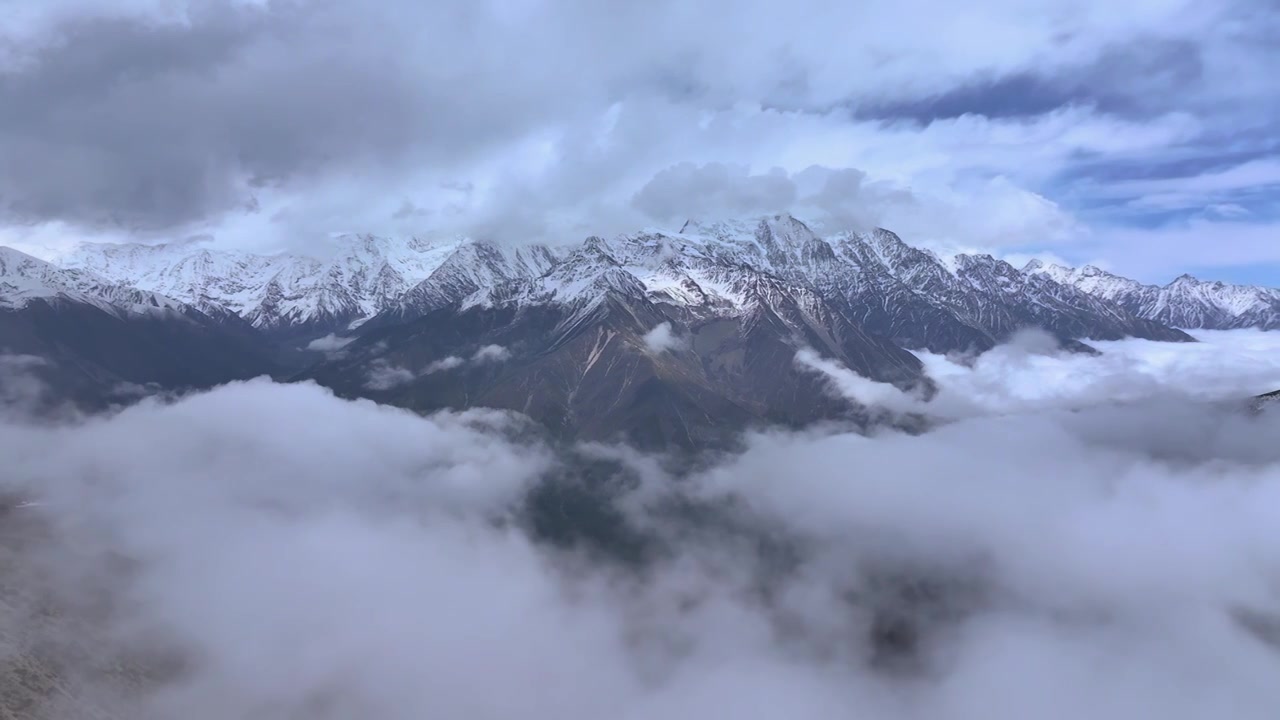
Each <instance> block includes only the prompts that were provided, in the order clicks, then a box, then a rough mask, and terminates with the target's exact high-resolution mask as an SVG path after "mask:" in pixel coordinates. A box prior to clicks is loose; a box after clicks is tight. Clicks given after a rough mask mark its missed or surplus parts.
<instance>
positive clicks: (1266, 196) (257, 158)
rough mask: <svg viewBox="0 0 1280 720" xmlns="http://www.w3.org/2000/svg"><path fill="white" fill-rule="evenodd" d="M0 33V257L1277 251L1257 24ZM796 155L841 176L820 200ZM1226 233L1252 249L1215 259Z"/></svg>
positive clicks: (714, 12)
mask: <svg viewBox="0 0 1280 720" xmlns="http://www.w3.org/2000/svg"><path fill="white" fill-rule="evenodd" d="M6 17H7V20H6V23H5V27H4V28H3V29H2V30H0V48H3V51H0V131H2V132H0V238H3V240H4V241H5V242H8V243H18V244H22V245H23V247H25V248H27V249H34V250H37V251H39V249H40V248H41V247H42V246H47V245H56V244H61V243H65V242H67V241H68V240H70V239H74V238H76V237H82V236H84V235H86V234H100V235H101V236H103V237H115V238H119V237H125V236H131V237H141V238H143V239H161V238H167V239H173V238H175V237H182V236H186V235H192V234H197V233H208V234H212V235H214V236H215V237H217V238H218V241H219V242H224V243H231V244H240V245H250V246H254V247H258V248H263V249H269V248H272V247H281V246H285V245H298V244H306V243H313V242H316V241H318V240H319V239H320V238H322V237H323V236H324V234H326V233H328V232H333V231H350V230H367V231H375V232H411V231H412V232H425V231H436V232H468V233H472V234H477V235H481V236H485V237H490V238H494V239H499V240H506V241H512V242H518V241H522V240H528V239H531V238H539V239H550V238H559V239H565V238H566V237H567V238H569V239H576V238H578V237H580V236H581V235H582V234H584V233H605V234H607V233H610V232H615V231H619V230H634V229H636V228H637V227H639V226H642V225H645V224H648V223H651V222H655V221H663V222H665V221H668V220H670V219H673V218H679V219H683V218H686V217H692V216H703V217H705V216H714V215H718V214H724V213H734V214H748V213H758V212H771V211H776V210H779V209H794V210H813V211H814V212H816V213H820V214H822V215H824V216H829V217H830V218H831V220H832V222H835V223H839V224H849V223H855V222H856V223H882V224H888V225H891V226H892V227H893V228H894V229H895V230H897V231H899V232H900V233H901V234H903V235H904V236H906V237H910V238H913V239H916V240H920V241H926V242H930V243H935V244H938V245H941V246H947V247H954V248H995V249H1004V250H1009V249H1017V250H1018V251H1021V252H1031V251H1035V252H1043V251H1054V252H1057V253H1059V254H1061V255H1063V256H1065V257H1068V258H1069V259H1070V260H1072V261H1073V262H1080V261H1085V260H1098V259H1104V260H1105V259H1108V258H1113V259H1114V263H1115V265H1116V267H1117V269H1120V270H1124V271H1126V272H1130V273H1137V274H1139V275H1142V276H1144V277H1152V276H1155V277H1156V278H1163V277H1164V276H1165V275H1166V274H1168V273H1170V272H1173V271H1179V270H1182V269H1186V266H1187V265H1188V264H1194V265H1219V266H1240V265H1244V264H1246V263H1248V262H1249V261H1250V260H1254V261H1261V260H1266V261H1277V262H1280V260H1277V258H1275V257H1274V253H1271V252H1269V251H1268V246H1265V245H1262V244H1259V243H1253V242H1252V241H1248V240H1247V238H1252V237H1265V236H1267V233H1268V232H1272V231H1273V230H1274V221H1275V213H1274V205H1275V203H1274V199H1275V192H1274V191H1275V188H1276V187H1277V178H1276V176H1275V173H1274V167H1275V165H1276V162H1275V148H1274V144H1273V143H1272V142H1271V141H1270V140H1269V138H1272V137H1274V135H1275V133H1274V130H1275V128H1274V117H1276V112H1275V111H1276V110H1277V108H1280V95H1278V94H1277V92H1276V90H1275V88H1274V87H1273V85H1274V84H1273V83H1270V82H1268V80H1269V79H1268V78H1267V77H1265V73H1253V72H1243V73H1242V72H1241V71H1240V70H1239V69H1240V68H1259V67H1266V66H1268V63H1269V62H1270V61H1271V60H1272V59H1273V58H1274V46H1273V43H1271V42H1270V38H1271V37H1273V36H1274V34H1275V30H1276V29H1277V26H1278V25H1280V13H1277V11H1276V9H1275V7H1274V5H1273V4H1269V3H1257V2H1247V1H1245V0H1239V1H1232V2H1203V1H1201V0H1155V1H1153V2H1146V3H1141V4H1138V5H1134V6H1132V7H1130V8H1127V9H1125V10H1123V11H1116V10H1115V9H1114V3H1110V2H1103V0H1089V1H1088V2H1084V3H1080V2H1066V1H1065V0H1062V1H1059V0H1054V2H1049V3H1041V4H1039V5H1037V6H1036V7H1035V8H1028V7H1027V6H1026V5H1025V4H1024V3H1017V2H1010V1H1008V0H984V2H981V3H977V4H972V3H971V4H969V5H966V6H965V7H963V8H959V7H951V6H948V5H947V4H945V3H937V2H932V1H929V0H911V1H910V2H897V3H892V4H885V3H869V4H855V5H852V6H851V5H849V4H848V3H838V2H833V1H830V0H804V1H803V2H800V3H799V4H796V3H791V4H784V3H777V2H769V1H766V0H753V1H752V2H747V3H745V4H744V3H728V2H711V3H704V4H701V5H699V6H698V7H697V8H689V7H687V4H685V3H677V2H672V1H669V0H662V1H661V2H656V3H646V4H645V5H644V6H643V7H636V8H631V9H626V10H619V9H617V8H612V7H611V8H607V9H606V8H603V7H600V6H597V5H595V4H592V3H585V2H567V3H548V2H541V1H540V0H533V1H531V2H523V3H519V4H517V5H512V4H511V3H506V2H491V1H482V2H473V1H469V0H468V1H465V2H464V1H463V0H448V1H446V2H437V3H431V4H430V5H423V4H421V3H412V2H407V1H406V0H395V1H394V2H389V3H380V4H379V5H378V6H377V7H375V8H364V7H361V8H359V9H357V8H355V7H354V6H351V5H350V4H348V3H340V2H333V1H332V0H252V1H250V0H209V1H207V2H206V1H202V2H177V3H171V2H154V1H153V0H129V1H128V2H117V3H109V4H104V3H94V2H83V1H81V0H59V1H58V2H47V3H38V4H33V5H29V6H24V7H22V8H20V9H18V10H14V11H13V12H12V13H11V14H10V15H9V16H6ZM815 18H822V21H821V22H817V21H815V20H814V19H815ZM658 38H661V42H660V43H658V42H655V40H656V39H658ZM512 58H518V59H519V62H512V61H511V59H512ZM812 166H818V167H819V168H820V169H821V170H822V171H823V172H828V173H831V174H832V177H833V178H837V180H832V181H831V182H827V183H818V187H809V185H810V183H808V182H807V181H805V179H804V178H803V177H802V176H803V175H804V174H805V173H806V172H807V170H808V169H809V168H810V167H812ZM824 188H825V189H824ZM815 219H817V218H815ZM1215 236H1217V237H1227V238H1233V237H1236V236H1240V237H1242V238H1246V240H1242V241H1241V242H1240V243H1239V244H1238V249H1237V251H1233V252H1229V253H1226V254H1225V255H1223V254H1219V253H1217V252H1216V251H1215V252H1208V251H1206V250H1205V249H1204V248H1206V247H1208V244H1206V242H1205V240H1206V238H1210V237H1215ZM1155 242H1160V243H1161V246H1162V248H1164V251H1163V252H1162V253H1160V254H1159V256H1153V255H1151V254H1150V253H1149V252H1147V251H1149V249H1150V247H1151V244H1152V243H1155ZM1224 244H1229V243H1212V246H1213V247H1215V248H1220V246H1222V245H1224Z"/></svg>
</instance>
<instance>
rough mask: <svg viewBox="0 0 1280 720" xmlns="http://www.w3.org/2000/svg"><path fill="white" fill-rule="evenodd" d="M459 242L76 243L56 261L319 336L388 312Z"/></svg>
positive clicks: (271, 326) (267, 325)
mask: <svg viewBox="0 0 1280 720" xmlns="http://www.w3.org/2000/svg"><path fill="white" fill-rule="evenodd" d="M464 242H465V240H463V239H461V238H450V239H444V240H431V239H425V238H421V237H416V236H410V237H401V238H395V237H381V236H375V235H368V234H349V235H341V236H338V237H335V238H332V239H331V240H330V241H329V242H328V243H327V244H324V245H323V246H322V247H320V248H318V252H316V253H314V254H299V253H280V254H275V255H259V254H254V253H247V252H243V251H238V250H233V249H213V248H209V247H205V246H202V245H200V244H197V243H191V242H180V243H166V244H159V245H143V244H122V245H116V244H104V243H83V244H81V245H79V246H77V247H76V248H75V249H74V250H72V251H71V252H70V253H68V254H66V255H65V256H63V257H62V258H60V263H61V264H62V265H63V266H64V267H67V268H76V269H82V270H87V271H90V272H93V273H96V274H98V275H101V276H103V277H105V278H108V279H109V280H111V281H112V282H116V283H119V284H125V285H131V286H135V287H138V288H141V289H144V290H150V291H154V292H158V293H163V294H164V295H168V296H170V297H174V298H177V299H179V300H181V301H183V302H187V303H190V304H192V305H194V306H196V307H198V308H201V309H203V310H209V309H212V308H218V309H225V310H230V311H231V312H233V313H235V314H237V315H239V316H240V317H242V318H244V319H245V320H248V321H249V322H250V323H252V324H253V325H254V326H256V327H258V328H260V329H263V330H268V331H277V332H282V333H285V334H298V335H310V334H314V335H321V334H325V333H327V332H332V331H334V330H341V329H345V328H348V327H350V326H352V325H355V324H359V323H360V322H361V321H363V320H365V319H367V318H368V317H370V316H372V315H374V314H376V313H378V312H381V311H383V310H386V309H388V308H389V307H392V306H393V305H394V304H395V303H397V302H399V300H400V298H401V296H402V295H403V294H404V293H405V292H406V291H408V290H409V289H410V288H411V287H413V286H414V285H416V284H417V283H419V282H421V281H422V280H424V279H426V278H427V277H428V276H429V275H430V274H431V273H432V272H433V271H435V269H436V268H437V267H439V266H440V264H441V263H442V262H444V261H445V260H446V259H447V258H448V257H449V255H450V254H451V253H452V252H453V251H454V250H455V249H456V248H457V247H458V246H460V245H461V244H463V243H464Z"/></svg>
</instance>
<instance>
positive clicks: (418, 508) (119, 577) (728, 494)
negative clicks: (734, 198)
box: [0, 335, 1280, 720]
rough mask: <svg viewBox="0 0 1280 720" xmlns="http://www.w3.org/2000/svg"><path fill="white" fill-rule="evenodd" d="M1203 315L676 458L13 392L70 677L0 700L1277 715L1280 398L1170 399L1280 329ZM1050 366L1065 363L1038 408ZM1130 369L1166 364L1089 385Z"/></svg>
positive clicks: (490, 712) (215, 708) (281, 400)
mask: <svg viewBox="0 0 1280 720" xmlns="http://www.w3.org/2000/svg"><path fill="white" fill-rule="evenodd" d="M1210 340H1213V341H1217V342H1219V345H1218V346H1217V348H1218V352H1216V353H1210V352H1205V351H1202V350H1201V349H1200V348H1198V347H1196V346H1190V345H1177V346H1169V347H1170V350H1169V352H1170V353H1175V354H1176V353H1180V354H1178V355H1177V359H1176V360H1174V359H1173V357H1174V356H1173V355H1166V356H1164V358H1163V359H1159V357H1158V356H1156V355H1154V354H1152V352H1151V351H1150V350H1149V349H1148V348H1145V346H1143V345H1141V344H1137V343H1129V344H1116V345H1115V346H1112V347H1110V348H1109V349H1110V351H1111V353H1114V354H1116V355H1120V354H1125V357H1126V358H1127V359H1126V360H1123V361H1121V360H1114V361H1111V362H1110V363H1103V362H1102V361H1100V360H1099V359H1097V358H1087V357H1080V356H1066V355H1057V354H1054V353H1053V352H1052V351H1051V350H1046V349H1045V348H1042V347H1036V346H1034V344H1029V343H1023V344H1021V345H1020V346H1018V347H1013V348H1007V349H1005V348H1002V349H1001V350H1000V351H1004V353H1005V354H1004V355H1002V356H1001V358H1002V359H998V360H995V361H992V362H993V367H984V366H983V365H982V364H981V360H979V362H978V364H974V365H972V366H970V367H968V368H965V369H964V370H963V372H964V373H967V374H965V375H962V374H960V373H961V371H959V370H958V371H956V374H953V375H950V376H940V377H939V384H940V390H939V397H938V401H940V400H941V399H942V398H945V397H946V396H947V395H948V394H949V393H950V394H953V395H958V394H968V393H971V392H972V391H973V390H974V389H975V388H976V389H977V390H979V391H980V392H978V393H977V394H973V395H971V396H970V398H971V403H970V405H969V407H971V408H976V409H977V410H976V411H975V413H974V414H972V415H970V416H968V417H964V418H961V419H958V420H956V421H955V422H951V423H949V424H947V425H945V426H942V427H940V428H938V429H936V430H934V431H932V432H929V433H926V434H923V435H908V434H901V433H897V432H891V431H884V432H881V433H878V434H877V435H876V436H874V437H865V436H859V435H850V434H847V433H827V432H822V431H811V432H805V433H793V432H774V433H766V434H757V435H753V436H751V437H750V438H748V441H747V443H746V447H745V449H744V450H743V451H742V452H741V453H739V454H737V455H734V456H730V457H725V458H722V459H720V460H718V461H717V462H715V463H713V464H711V465H709V466H704V467H701V468H698V469H694V470H688V469H686V470H684V471H681V472H679V473H677V474H676V475H673V474H672V471H670V470H667V469H664V467H667V466H666V465H664V463H663V461H662V459H660V458H646V457H641V456H638V455H636V454H634V453H632V452H631V451H629V450H626V449H625V448H610V447H585V448H577V449H573V450H571V451H569V452H565V451H564V450H563V449H562V450H552V449H550V448H548V447H545V446H543V445H542V444H541V442H540V441H539V440H537V439H536V435H534V434H530V433H528V432H527V428H526V427H525V426H524V424H523V423H522V422H521V421H520V420H519V419H518V418H515V417H513V416H509V415H505V414H501V413H494V412H467V413H461V414H449V413H442V414H438V415H434V416H432V417H428V418H422V417H417V416H414V415H412V414H409V413H407V412H404V411H401V410H398V409H392V408H386V407H380V406H377V405H374V404H373V403H370V402H368V401H354V402H352V401H344V400H339V399H337V398H335V397H333V396H332V395H330V394H329V393H328V392H326V391H324V390H322V389H320V388H318V387H316V386H314V385H310V384H301V385H277V384H273V383H270V382H267V381H264V380H259V381H252V382H246V383H237V384H232V385H228V386H225V387H222V388H219V389H216V390H214V391H211V392H207V393H203V394H198V395H193V396H189V397H187V398H185V399H181V400H177V401H174V402H168V403H161V402H156V401H147V402H143V403H142V404H139V405H137V406H134V407H132V408H129V409H127V410H123V411H120V412H118V413H115V414H113V415H109V416H103V417H97V418H90V419H85V420H83V421H80V422H77V423H74V424H64V425H48V424H43V425H30V424H27V423H25V422H23V421H22V420H21V418H20V417H19V416H15V415H12V414H11V415H8V416H7V417H6V418H5V419H4V420H3V421H0V422H2V423H3V424H2V425H0V453H2V454H3V456H4V457H5V458H6V466H5V473H4V474H3V476H2V477H3V481H2V483H0V495H2V496H3V498H4V502H5V505H4V508H5V509H4V511H3V512H2V513H0V552H3V556H4V558H5V563H4V568H5V570H4V572H3V573H0V591H2V593H3V594H2V595H0V596H2V597H4V598H5V602H4V603H0V644H2V646H0V653H2V656H3V657H7V658H16V661H17V662H21V663H23V664H24V667H27V668H28V669H29V673H28V675H24V676H23V677H30V676H34V677H45V676H44V675H41V673H46V674H47V676H48V677H49V678H53V679H54V680H55V681H56V682H57V683H58V684H59V686H60V687H63V688H64V690H65V692H63V693H57V694H53V695H51V696H48V697H44V696H42V695H41V694H40V693H39V692H38V691H32V690H31V687H32V686H30V685H13V683H14V682H15V681H14V679H13V678H11V677H0V684H4V689H5V691H6V692H5V694H4V695H3V696H4V697H27V696H26V695H23V694H22V693H30V694H31V697H34V698H37V699H39V701H40V702H41V703H44V704H42V705H40V706H39V707H40V708H41V711H42V712H46V715H47V716H49V717H55V718H56V717H71V716H74V714H75V713H77V712H79V713H84V712H86V711H88V712H91V713H92V714H95V715H106V716H111V715H113V714H114V715H116V716H124V717H140V718H149V717H155V718H163V717H186V718H193V719H195V720H199V719H200V718H206V717H208V718H214V717H227V716H229V715H231V716H237V717H255V716H262V717H291V716H298V715H306V716H308V717H317V718H330V717H332V718H338V717H351V716H353V715H359V716H361V717H368V718H374V719H380V718H404V717H419V716H422V715H445V716H455V717H464V716H465V717H477V718H498V717H510V716H512V715H520V716H522V717H531V718H553V717H554V718H578V717H582V718H586V717H599V716H601V715H605V714H608V715H615V716H617V715H620V716H622V717H637V718H640V717H654V716H663V717H673V718H686V717H687V718H694V717H706V716H707V715H708V714H709V713H712V712H725V711H727V712H728V713H729V714H732V715H734V716H739V717H760V718H773V717H800V718H826V717H833V718H834V717H848V716H850V715H851V714H869V715H874V716H876V717H886V718H920V717H931V718H945V719H952V718H956V719H959V718H975V719H976V718H983V719H989V718H1022V717H1048V718H1054V717H1063V718H1067V717H1079V716H1081V715H1089V716H1090V717H1097V718H1102V719H1104V720H1107V719H1110V718H1116V719H1120V718H1132V717H1135V716H1159V717H1164V718H1170V719H1171V720H1180V719H1181V718H1202V717H1206V716H1211V715H1216V714H1219V713H1221V712H1224V711H1225V710H1224V709H1225V708H1230V712H1231V714H1232V716H1233V717H1239V718H1244V719H1246V720H1248V719H1251V718H1269V717H1270V716H1271V714H1272V713H1273V712H1274V708H1275V707H1276V705H1277V703H1280V688H1278V687H1277V685H1276V683H1275V682H1274V673H1275V668H1276V666H1277V664H1278V663H1280V643H1278V642H1277V640H1276V637H1275V632H1274V628H1276V627H1280V542H1277V540H1276V535H1275V533H1274V532H1273V529H1274V527H1275V526H1276V523H1277V521H1280V483H1278V482H1277V478H1280V446H1278V445H1277V444H1276V443H1275V442H1274V438H1275V436H1276V433H1277V432H1280V415H1277V414H1276V412H1275V411H1274V410H1273V411H1266V412H1263V413H1261V414H1251V413H1248V412H1244V411H1242V410H1241V409H1240V408H1239V406H1238V404H1232V405H1231V406H1229V407H1228V406H1227V405H1223V404H1207V403H1204V402H1202V401H1198V400H1194V399H1191V398H1189V397H1186V396H1183V395H1178V396H1172V395H1169V393H1168V391H1169V389H1170V388H1173V387H1176V383H1177V382H1178V378H1182V377H1188V376H1189V377H1190V378H1192V379H1194V380H1195V381H1197V382H1198V383H1205V382H1210V381H1212V382H1216V383H1217V385H1216V386H1215V388H1216V389H1214V390H1213V391H1212V393H1213V394H1214V395H1215V396H1220V395H1226V396H1230V397H1240V396H1241V395H1242V394H1245V393H1249V392H1252V391H1253V389H1254V388H1252V387H1251V386H1252V384H1253V383H1254V382H1260V381H1261V379H1260V378H1261V377H1262V375H1261V374H1258V373H1253V372H1251V371H1250V370H1249V368H1250V367H1251V365H1250V363H1253V362H1256V360H1257V358H1260V357H1261V356H1262V355H1263V353H1264V352H1265V351H1268V350H1270V349H1271V348H1270V347H1263V346H1262V345H1261V344H1260V343H1261V342H1263V341H1264V340H1268V339H1267V338H1265V337H1264V336H1245V335H1231V336H1225V335H1224V336H1219V337H1213V338H1210ZM1224 342H1225V343H1226V344H1222V343H1224ZM1232 343H1235V344H1234V345H1232ZM1233 347H1234V349H1235V350H1236V351H1237V352H1227V351H1226V350H1227V349H1229V348H1233ZM1250 347H1251V348H1252V350H1248V349H1247V348H1250ZM1000 351H997V352H1000ZM1019 353H1020V355H1019ZM1250 353H1253V358H1252V359H1250V358H1248V357H1247V356H1248V355H1249V354H1250ZM1109 354H1110V353H1109ZM1236 355H1240V356H1241V357H1243V358H1244V359H1243V360H1241V361H1240V362H1237V363H1236V364H1235V365H1223V364H1222V363H1221V362H1220V361H1221V360H1222V359H1223V358H1231V357H1234V356H1236ZM984 357H985V356H984ZM1104 357H1105V356H1104ZM810 360H812V358H810ZM941 361H942V360H939V359H935V360H931V361H930V362H931V363H935V362H941ZM995 363H1000V364H1001V370H1000V372H1004V371H1010V370H1012V371H1013V373H1014V375H1015V376H1016V377H1014V378H1013V381H1012V383H1011V385H1012V387H1011V388H1010V390H1009V391H1008V392H1007V393H1006V395H1005V396H1003V398H1004V399H1002V400H1001V401H999V402H995V401H993V400H991V397H992V395H993V392H992V389H991V388H990V387H987V386H986V385H984V384H983V383H982V382H979V381H978V380H979V379H982V378H987V379H994V378H996V377H999V376H1000V375H999V372H997V368H995V367H994V364H995ZM931 367H933V366H932V365H931ZM934 369H936V367H934ZM1256 369H1257V368H1256V367H1255V370H1256ZM1065 370H1070V372H1065ZM1241 371H1243V372H1244V376H1239V375H1237V373H1240V372H1241ZM1076 372H1079V373H1082V374H1086V375H1090V376H1091V377H1093V378H1094V379H1093V381H1092V382H1087V383H1082V384H1081V383H1076V382H1075V380H1073V378H1074V377H1075V373H1076ZM1144 375H1149V376H1154V377H1156V378H1157V381H1156V382H1154V384H1147V383H1145V382H1144V381H1143V376H1144ZM1032 379H1038V381H1039V383H1040V387H1041V388H1057V391H1056V392H1041V393H1039V395H1038V396H1037V397H1035V398H1033V399H1034V400H1036V402H1032V403H1025V402H1022V401H1023V400H1025V399H1026V398H1025V395H1026V392H1025V387H1026V386H1027V385H1029V384H1030V383H1031V381H1032ZM1122 387H1133V388H1138V389H1144V388H1145V391H1144V392H1142V393H1141V397H1138V396H1135V397H1133V398H1122V399H1126V400H1129V402H1125V403H1121V404H1115V403H1108V402H1103V401H1105V400H1107V399H1108V398H1107V397H1105V396H1104V395H1103V394H1101V393H1099V392H1098V390H1099V388H1122ZM1100 403H1101V404H1100ZM1028 408H1031V409H1034V410H1035V412H1033V413H1028V412H1025V411H1026V410H1027V409H1028ZM1063 408H1071V409H1069V410H1068V409H1063ZM993 413H994V414H993ZM53 609H56V612H52V613H51V612H50V611H51V610H53ZM17 628H22V629H23V631H22V632H16V631H15V629H17ZM35 687H39V683H37V684H36V686H35ZM1064 687H1070V688H1072V692H1070V693H1067V694H1063V692H1062V688H1064ZM11 693H12V694H11Z"/></svg>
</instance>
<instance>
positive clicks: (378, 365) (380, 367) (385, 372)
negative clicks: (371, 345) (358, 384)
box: [364, 360, 418, 390]
mask: <svg viewBox="0 0 1280 720" xmlns="http://www.w3.org/2000/svg"><path fill="white" fill-rule="evenodd" d="M416 377H418V376H417V374H416V373H414V372H413V371H412V370H409V369H407V368H402V367H398V366H395V365H392V364H390V363H388V362H386V361H385V360H375V361H373V362H371V363H369V377H368V379H367V380H366V381H365V384H364V386H365V387H366V388H368V389H370V390H390V389H391V388H393V387H397V386H399V385H404V384H406V383H411V382H413V380H414V378H416Z"/></svg>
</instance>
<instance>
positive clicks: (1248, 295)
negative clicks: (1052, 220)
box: [1023, 260, 1280, 330]
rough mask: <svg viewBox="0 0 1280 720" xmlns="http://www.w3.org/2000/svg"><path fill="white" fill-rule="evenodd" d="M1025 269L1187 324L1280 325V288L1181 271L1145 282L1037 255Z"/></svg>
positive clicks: (1154, 316)
mask: <svg viewBox="0 0 1280 720" xmlns="http://www.w3.org/2000/svg"><path fill="white" fill-rule="evenodd" d="M1023 270H1024V271H1025V272H1027V273H1029V274H1034V275H1043V276H1045V277H1048V278H1051V279H1053V280H1055V281H1057V282H1059V283H1062V284H1064V285H1070V286H1072V287H1075V288H1079V289H1080V290H1083V291H1084V292H1087V293H1089V294H1090V295H1094V296H1096V297H1100V298H1103V299H1104V300H1109V301H1111V302H1114V303H1116V304H1118V305H1120V306H1121V307H1123V308H1125V309H1126V310H1128V311H1129V312H1131V313H1133V314H1135V315H1138V316H1140V317H1144V318H1148V319H1151V320H1155V321H1157V322H1161V323H1164V324H1166V325H1172V326H1174V327H1182V328H1204V329H1211V330H1233V329H1236V328H1261V329H1263V330H1275V329H1278V328H1280V289H1276V288H1265V287H1256V286H1252V285H1231V284H1228V283H1224V282H1219V281H1205V280H1199V279H1196V278H1194V277H1192V276H1191V275H1181V276H1179V277H1178V278H1177V279H1175V280H1174V281H1173V282H1171V283H1169V284H1168V285H1164V286H1160V285H1144V284H1142V283H1140V282H1137V281H1135V280H1130V279H1128V278H1124V277H1120V276H1119V275H1113V274H1111V273H1109V272H1107V271H1105V270H1102V269H1099V268H1097V267H1094V266H1092V265H1085V266H1084V267H1081V268H1067V267H1063V266H1061V265H1046V264H1044V263H1042V262H1040V261H1038V260H1033V261H1032V262H1031V263H1029V264H1028V265H1027V266H1026V267H1025V268H1023Z"/></svg>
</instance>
